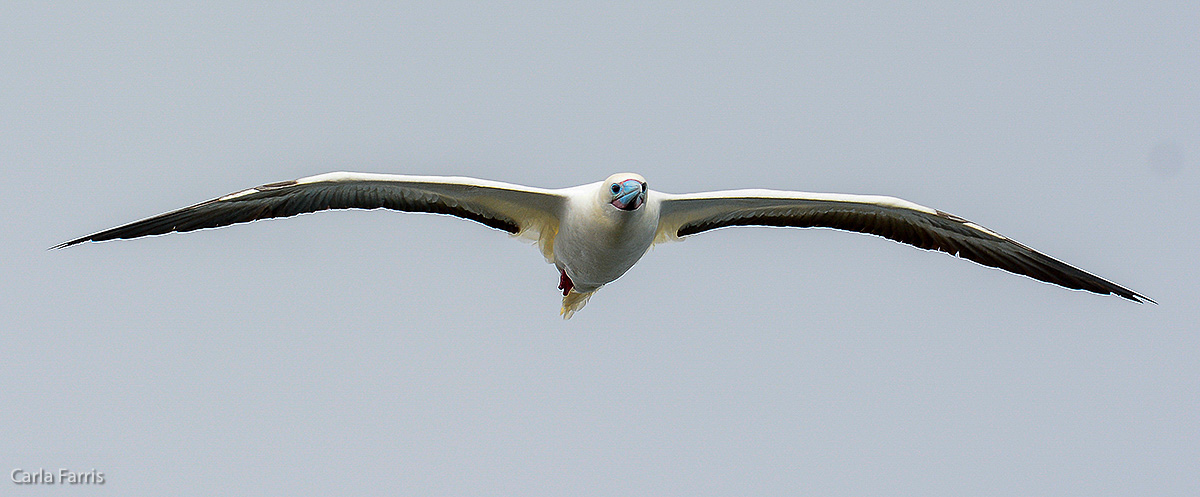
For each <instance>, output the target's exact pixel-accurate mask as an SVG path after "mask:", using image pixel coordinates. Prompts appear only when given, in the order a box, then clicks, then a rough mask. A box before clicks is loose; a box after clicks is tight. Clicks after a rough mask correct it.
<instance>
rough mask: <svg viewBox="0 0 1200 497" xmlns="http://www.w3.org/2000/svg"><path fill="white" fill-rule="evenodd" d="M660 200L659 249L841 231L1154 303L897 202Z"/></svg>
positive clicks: (757, 196) (773, 194)
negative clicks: (725, 233) (796, 231)
mask: <svg viewBox="0 0 1200 497" xmlns="http://www.w3.org/2000/svg"><path fill="white" fill-rule="evenodd" d="M656 195H658V196H659V198H661V199H662V200H661V201H660V202H661V203H660V220H659V225H658V232H657V236H656V238H655V239H656V241H658V242H662V241H667V240H676V239H679V238H681V237H685V236H688V235H694V234H697V233H702V232H705V231H708V230H713V229H717V228H724V227H728V226H786V227H794V228H834V229H840V230H847V231H856V232H859V233H868V234H872V235H878V236H882V237H885V238H889V239H892V240H895V241H898V242H901V243H906V244H909V245H913V246H916V247H920V248H923V249H927V250H940V251H942V252H947V253H950V254H954V255H958V256H960V257H963V258H966V259H970V260H972V261H975V262H978V263H980V264H984V265H987V266H992V267H997V268H1000V269H1004V270H1006V271H1010V272H1013V273H1016V274H1021V275H1025V276H1029V277H1031V278H1035V279H1038V280H1041V281H1045V282H1048V283H1054V284H1057V285H1061V286H1064V287H1067V288H1074V289H1080V290H1087V291H1090V292H1095V293H1099V294H1116V295H1119V296H1121V297H1124V298H1127V299H1129V300H1133V301H1135V302H1143V301H1150V302H1153V301H1152V300H1150V299H1149V298H1146V296H1144V295H1141V294H1138V293H1137V292H1134V291H1132V290H1129V289H1128V288H1125V287H1122V286H1120V285H1117V284H1116V283H1112V282H1110V281H1108V280H1105V279H1103V278H1101V277H1099V276H1096V275H1093V274H1090V273H1088V272H1086V271H1083V270H1081V269H1078V268H1075V267H1073V266H1071V265H1069V264H1067V263H1065V262H1062V261H1059V260H1057V259H1054V258H1052V257H1050V256H1047V255H1045V254H1043V253H1041V252H1038V251H1036V250H1033V249H1031V248H1029V247H1027V246H1025V245H1022V244H1020V243H1018V242H1016V241H1015V240H1012V239H1010V238H1008V237H1005V236H1003V235H1001V234H999V233H996V232H994V231H992V230H989V229H987V228H984V227H983V226H980V225H978V224H975V223H972V222H970V221H968V220H966V219H963V218H961V217H958V216H955V215H953V214H948V213H945V212H942V211H939V210H937V209H931V208H929V207H925V206H923V205H918V204H914V203H912V202H909V201H906V200H902V199H898V198H895V197H885V196H877V195H848V194H837V193H807V192H789V191H777V190H732V191H720V192H705V193H695V194H687V195H672V194H663V193H656Z"/></svg>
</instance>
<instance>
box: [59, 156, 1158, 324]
mask: <svg viewBox="0 0 1200 497" xmlns="http://www.w3.org/2000/svg"><path fill="white" fill-rule="evenodd" d="M380 208H384V209H393V210H398V211H406V212H430V213H435V214H449V215H452V216H458V217H462V218H466V219H470V220H472V221H477V222H480V223H483V224H485V225H487V226H490V227H492V228H496V229H499V230H503V231H507V232H508V233H509V234H511V235H514V236H518V237H522V238H526V239H531V240H535V241H536V242H537V245H538V247H539V248H540V249H541V252H542V255H543V256H545V258H546V261H547V262H549V263H551V264H554V265H555V267H557V268H558V271H559V289H560V290H562V291H563V302H562V311H561V314H562V316H563V318H570V317H571V315H572V314H574V313H575V311H578V310H579V309H581V308H583V306H584V305H585V304H587V301H588V299H589V298H591V296H592V294H594V293H595V292H596V290H598V289H599V288H600V287H602V286H604V285H606V284H608V283H611V282H613V281H614V280H616V279H617V278H620V277H621V275H623V274H625V272H626V271H628V270H629V268H631V267H633V265H634V264H635V263H637V261H638V260H639V259H641V258H642V256H643V255H644V254H645V253H646V251H647V250H649V248H650V247H651V246H652V245H654V244H656V243H660V242H665V241H671V240H678V239H680V238H683V237H686V236H690V235H695V234H697V233H702V232H705V231H709V230H713V229H717V228H725V227H729V226H783V227H794V228H834V229H840V230H847V231H857V232H860V233H868V234H872V235H879V236H882V237H886V238H890V239H892V240H895V241H898V242H902V243H906V244H909V245H913V246H916V247H919V248H923V249H927V250H940V251H943V252H948V253H950V254H954V255H958V256H960V257H963V258H966V259H970V260H972V261H975V262H978V263H980V264H984V265H987V266H992V267H997V268H1000V269H1004V270H1006V271H1010V272H1013V273H1016V274H1021V275H1025V276H1029V277H1031V278H1035V279H1038V280H1041V281H1045V282H1048V283H1054V284H1056V285H1061V286H1064V287H1066V288H1072V289H1078V290H1087V291H1089V292H1094V293H1098V294H1104V295H1108V294H1115V295H1118V296H1120V297H1124V298H1126V299H1129V300H1132V301H1134V302H1154V301H1153V300H1150V299H1149V298H1147V297H1146V296H1144V295H1141V294H1139V293H1136V292H1134V291H1132V290H1129V289H1127V288H1125V287H1122V286H1120V285H1117V284H1115V283H1112V282H1110V281H1108V280H1105V279H1103V278H1100V277H1098V276H1095V275H1092V274H1090V273H1087V272H1085V271H1083V270H1080V269H1077V268H1075V267H1073V266H1070V265H1068V264H1066V263H1064V262H1061V261H1059V260H1057V259H1054V258H1052V257H1049V256H1047V255H1045V254H1042V253H1041V252H1038V251H1036V250H1033V249H1031V248H1029V247H1026V246H1025V245H1022V244H1020V243H1017V242H1016V241H1014V240H1012V239H1010V238H1007V237H1005V236H1003V235H1000V234H999V233H996V232H994V231H992V230H989V229H987V228H984V227H982V226H980V225H978V224H975V223H972V222H970V221H967V220H966V219H963V218H961V217H958V216H955V215H953V214H947V213H945V212H942V211H939V210H936V209H931V208H929V207H925V206H922V205H918V204H914V203H912V202H908V201H905V200H901V199H898V198H895V197H885V196H876V195H849V194H840V193H806V192H791V191H778V190H728V191H717V192H705V193H691V194H685V195H676V194H670V193H663V192H657V191H652V190H650V189H648V188H647V187H646V180H645V179H644V178H642V177H641V176H640V175H637V174H633V173H618V174H614V175H612V176H609V177H608V179H606V180H604V181H602V182H599V183H591V184H587V185H581V186H576V187H572V188H562V189H544V188H531V187H527V186H520V185H513V184H508V183H500V182H496V181H487V180H480V179H474V178H462V177H446V176H405V175H395V174H369V173H350V172H334V173H326V174H319V175H316V176H309V177H307V178H300V179H297V180H294V181H283V182H279V183H270V184H266V185H262V186H259V187H255V188H250V189H248V190H242V191H239V192H236V193H231V194H229V195H225V196H223V197H218V198H216V199H213V200H209V201H207V202H202V203H199V204H196V205H193V206H191V207H185V208H183V209H179V210H176V211H171V212H168V213H166V214H160V215H157V216H154V217H150V218H147V219H143V220H141V221H136V222H133V223H129V224H126V225H123V226H118V227H116V228H112V229H109V230H105V231H101V232H99V233H96V234H93V235H88V236H85V237H82V238H77V239H75V240H71V241H69V242H65V243H62V244H60V245H57V246H55V247H53V248H62V247H67V246H71V245H75V244H78V243H83V242H99V241H104V240H113V239H118V238H137V237H142V236H149V235H162V234H166V233H171V232H174V231H180V232H183V231H193V230H198V229H204V228H217V227H220V226H227V225H230V224H236V223H245V222H250V221H257V220H259V219H267V218H273V217H288V216H294V215H297V214H304V213H309V212H316V211H322V210H328V209H380Z"/></svg>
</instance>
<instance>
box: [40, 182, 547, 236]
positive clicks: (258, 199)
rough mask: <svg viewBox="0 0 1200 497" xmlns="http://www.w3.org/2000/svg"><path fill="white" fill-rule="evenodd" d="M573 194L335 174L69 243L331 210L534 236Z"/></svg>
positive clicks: (486, 184) (250, 192)
mask: <svg viewBox="0 0 1200 497" xmlns="http://www.w3.org/2000/svg"><path fill="white" fill-rule="evenodd" d="M565 204H566V197H565V196H564V195H563V194H561V193H559V192H558V191H556V190H547V189H542V188H531V187H526V186H520V185H513V184H508V183H501V182H498V181H487V180H480V179H474V178H461V177H443V176H405V175H396V174H369V173H348V172H336V173H326V174H319V175H316V176H309V177H306V178H300V179H297V180H292V181H283V182H279V183H271V184H267V185H262V186H258V187H255V188H250V189H247V190H242V191H239V192H236V193H231V194H229V195H225V196H223V197H219V198H215V199H213V200H209V201H207V202H201V203H199V204H196V205H193V206H190V207H185V208H182V209H179V210H175V211H171V212H168V213H165V214H159V215H157V216H154V217H150V218H146V219H143V220H141V221H135V222H132V223H129V224H125V225H122V226H118V227H116V228H112V229H108V230H104V231H101V232H99V233H95V234H92V235H88V236H85V237H81V238H76V239H74V240H71V241H68V242H64V243H62V244H59V245H57V246H55V247H53V248H62V247H68V246H71V245H75V244H79V243H83V242H99V241H105V240H114V239H119V238H137V237H142V236H150V235H162V234H166V233H171V232H175V231H181V232H182V231H193V230H198V229H205V228H217V227H220V226H227V225H230V224H236V223H246V222H250V221H257V220H259V219H268V218H273V217H288V216H295V215H297V214H304V213H309V212H316V211H323V210H329V209H380V208H382V209H392V210H397V211H405V212H429V213H435V214H449V215H452V216H458V217H461V218H466V219H470V220H472V221H477V222H479V223H482V224H485V225H487V226H490V227H492V228H496V229H499V230H503V231H507V232H508V233H510V234H513V235H522V236H526V237H530V238H534V239H538V238H539V237H540V238H541V239H543V247H542V249H543V252H545V251H546V247H545V238H546V237H550V238H551V239H552V238H553V236H554V233H555V232H556V231H557V229H558V219H559V214H560V213H561V211H562V209H563V208H564V206H565Z"/></svg>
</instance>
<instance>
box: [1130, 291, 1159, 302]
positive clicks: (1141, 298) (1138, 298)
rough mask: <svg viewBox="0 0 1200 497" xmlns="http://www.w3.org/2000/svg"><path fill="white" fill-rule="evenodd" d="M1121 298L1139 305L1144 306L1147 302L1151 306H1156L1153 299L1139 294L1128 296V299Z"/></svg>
mask: <svg viewBox="0 0 1200 497" xmlns="http://www.w3.org/2000/svg"><path fill="white" fill-rule="evenodd" d="M1122 297H1125V298H1127V299H1129V300H1132V301H1134V302H1137V303H1139V304H1145V303H1147V302H1149V303H1151V304H1154V305H1158V302H1155V301H1154V299H1152V298H1150V297H1147V296H1145V295H1142V294H1140V293H1134V294H1131V295H1129V296H1128V297H1126V296H1125V295H1122Z"/></svg>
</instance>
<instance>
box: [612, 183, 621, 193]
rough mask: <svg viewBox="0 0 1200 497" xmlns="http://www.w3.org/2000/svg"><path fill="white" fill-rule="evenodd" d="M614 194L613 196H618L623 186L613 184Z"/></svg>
mask: <svg viewBox="0 0 1200 497" xmlns="http://www.w3.org/2000/svg"><path fill="white" fill-rule="evenodd" d="M612 192H613V194H614V195H615V194H618V193H621V185H618V184H616V183H613V186H612Z"/></svg>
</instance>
